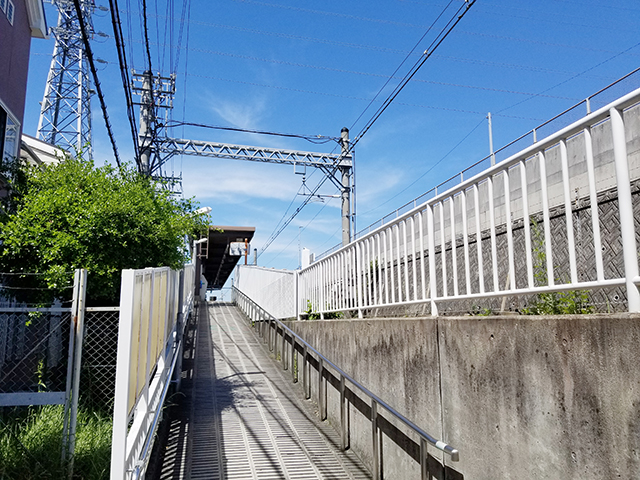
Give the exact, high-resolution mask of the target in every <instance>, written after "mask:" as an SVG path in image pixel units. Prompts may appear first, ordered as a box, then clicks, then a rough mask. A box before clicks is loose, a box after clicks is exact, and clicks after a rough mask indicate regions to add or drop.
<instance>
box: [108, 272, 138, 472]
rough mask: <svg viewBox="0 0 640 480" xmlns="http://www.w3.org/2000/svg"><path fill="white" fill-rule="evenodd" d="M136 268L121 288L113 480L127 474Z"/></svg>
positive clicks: (114, 412) (128, 274)
mask: <svg viewBox="0 0 640 480" xmlns="http://www.w3.org/2000/svg"><path fill="white" fill-rule="evenodd" d="M134 287H135V271H134V270H123V271H122V284H121V288H120V318H119V322H118V324H119V327H118V355H117V363H116V382H115V398H114V405H113V434H112V437H111V445H112V446H111V473H110V478H111V480H123V479H124V478H125V475H126V451H127V430H128V428H127V427H128V418H129V408H128V405H129V387H130V384H131V382H130V381H129V375H130V374H135V372H131V361H132V358H131V347H132V345H133V311H134V309H135V308H136V305H134Z"/></svg>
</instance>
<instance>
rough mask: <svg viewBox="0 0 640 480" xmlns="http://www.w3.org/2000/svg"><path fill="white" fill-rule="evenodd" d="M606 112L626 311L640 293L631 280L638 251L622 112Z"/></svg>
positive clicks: (635, 307)
mask: <svg viewBox="0 0 640 480" xmlns="http://www.w3.org/2000/svg"><path fill="white" fill-rule="evenodd" d="M609 112H610V114H611V134H612V136H613V154H614V157H615V164H616V180H617V184H618V187H617V188H618V208H619V209H620V234H621V236H622V252H623V256H624V274H625V280H626V287H627V302H628V304H629V311H630V312H640V292H638V288H637V287H636V285H635V283H634V282H635V280H636V277H638V250H637V247H636V230H635V226H634V218H633V201H632V199H631V186H630V183H631V180H630V178H629V164H628V162H627V140H626V138H625V132H624V120H623V118H622V113H621V112H620V110H618V109H617V108H612V109H611V110H609Z"/></svg>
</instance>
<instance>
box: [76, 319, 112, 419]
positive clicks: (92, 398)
mask: <svg viewBox="0 0 640 480" xmlns="http://www.w3.org/2000/svg"><path fill="white" fill-rule="evenodd" d="M118 317H119V310H118V309H115V308H109V309H99V308H92V309H89V310H88V311H87V312H86V314H85V318H84V324H85V327H84V328H85V330H84V342H83V348H82V367H81V368H82V374H81V377H80V405H81V406H82V407H84V408H87V409H90V410H92V411H100V412H103V413H107V414H109V415H111V414H112V411H113V399H114V394H115V380H116V363H117V356H118Z"/></svg>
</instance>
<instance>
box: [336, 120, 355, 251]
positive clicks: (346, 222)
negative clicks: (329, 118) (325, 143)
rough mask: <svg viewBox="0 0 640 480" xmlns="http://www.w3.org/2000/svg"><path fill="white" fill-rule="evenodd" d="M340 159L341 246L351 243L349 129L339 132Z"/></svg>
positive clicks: (345, 128)
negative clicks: (347, 159) (347, 160)
mask: <svg viewBox="0 0 640 480" xmlns="http://www.w3.org/2000/svg"><path fill="white" fill-rule="evenodd" d="M340 143H341V144H342V155H341V157H342V159H341V160H340V165H339V166H338V168H339V169H340V172H341V173H342V246H343V247H344V246H345V245H348V244H349V243H350V242H351V169H352V165H351V162H349V163H347V162H346V157H347V156H348V154H349V129H348V128H347V127H344V128H343V129H342V131H341V132H340Z"/></svg>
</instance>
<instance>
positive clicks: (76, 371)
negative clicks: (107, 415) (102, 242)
mask: <svg viewBox="0 0 640 480" xmlns="http://www.w3.org/2000/svg"><path fill="white" fill-rule="evenodd" d="M78 276H79V290H78V300H77V307H78V309H77V311H74V312H72V314H73V315H74V317H75V318H74V319H73V320H74V326H75V332H76V340H75V351H74V360H73V387H72V393H71V410H70V415H69V449H68V450H67V455H68V460H69V478H71V477H72V476H73V462H74V453H75V448H76V428H77V425H78V400H79V398H78V397H79V396H80V373H81V372H82V343H83V340H84V313H85V308H86V298H87V271H86V270H85V269H84V268H83V269H80V270H79V275H78Z"/></svg>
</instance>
